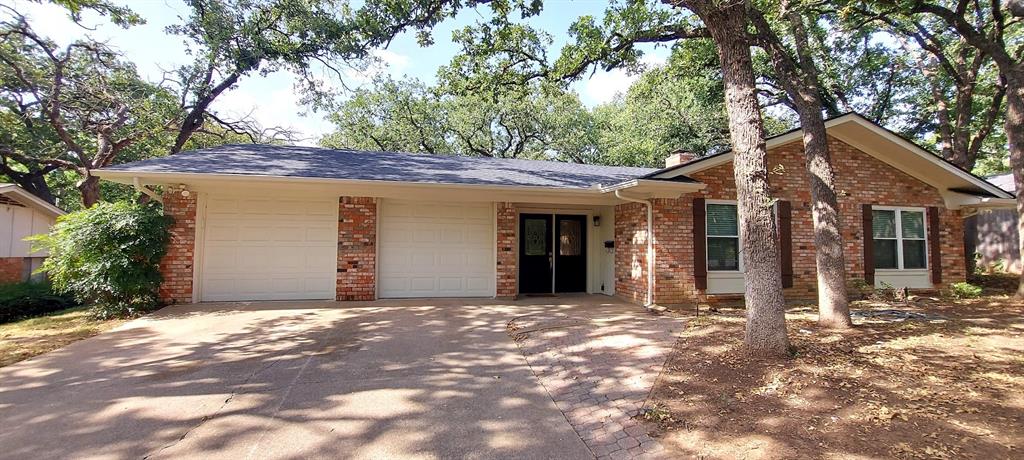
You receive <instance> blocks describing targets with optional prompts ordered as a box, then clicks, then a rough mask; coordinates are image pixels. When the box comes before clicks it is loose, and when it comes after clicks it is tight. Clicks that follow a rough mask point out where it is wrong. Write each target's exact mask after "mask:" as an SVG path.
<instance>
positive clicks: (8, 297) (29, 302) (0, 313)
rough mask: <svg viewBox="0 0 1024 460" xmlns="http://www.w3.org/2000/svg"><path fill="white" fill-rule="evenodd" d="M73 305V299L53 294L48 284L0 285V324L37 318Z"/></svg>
mask: <svg viewBox="0 0 1024 460" xmlns="http://www.w3.org/2000/svg"><path fill="white" fill-rule="evenodd" d="M75 305H76V303H75V300H74V299H73V298H71V297H70V296H67V295H61V294H58V293H56V292H54V291H53V288H52V287H51V286H50V284H49V283H42V282H25V283H14V284H4V285H0V323H6V322H10V321H14V320H17V319H22V318H28V317H30V316H39V315H42V314H45V313H51V312H55V311H58V310H64V309H66V308H71V307H73V306H75Z"/></svg>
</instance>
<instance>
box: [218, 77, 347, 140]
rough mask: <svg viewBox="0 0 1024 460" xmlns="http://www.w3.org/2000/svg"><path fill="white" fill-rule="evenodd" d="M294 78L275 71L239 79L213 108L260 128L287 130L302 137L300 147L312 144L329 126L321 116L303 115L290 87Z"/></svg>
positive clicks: (328, 129)
mask: <svg viewBox="0 0 1024 460" xmlns="http://www.w3.org/2000/svg"><path fill="white" fill-rule="evenodd" d="M295 78H296V77H295V76H294V75H293V74H292V73H291V72H286V71H279V72H274V73H272V74H270V75H267V76H265V77H251V78H246V79H243V80H242V81H241V83H239V85H238V86H237V87H235V88H232V89H231V90H229V91H227V92H225V93H224V94H221V96H220V97H218V98H217V100H216V101H215V102H214V107H213V108H214V109H215V110H217V112H218V113H220V114H222V115H223V116H225V117H228V118H233V119H239V118H243V117H252V118H253V119H254V120H256V122H257V123H259V124H260V126H261V127H263V128H272V127H281V128H286V129H289V130H291V131H294V132H295V133H296V134H298V135H299V137H301V138H302V140H301V141H300V142H299V143H300V144H307V145H308V144H315V143H316V142H317V141H318V140H319V138H320V136H322V135H323V134H325V133H327V132H329V131H330V130H331V124H330V123H329V122H328V121H327V120H326V118H325V116H324V114H322V113H304V112H307V110H306V107H305V106H303V104H302V103H301V101H300V99H301V96H300V95H299V94H297V93H296V92H295V89H294V88H293V84H294V82H295Z"/></svg>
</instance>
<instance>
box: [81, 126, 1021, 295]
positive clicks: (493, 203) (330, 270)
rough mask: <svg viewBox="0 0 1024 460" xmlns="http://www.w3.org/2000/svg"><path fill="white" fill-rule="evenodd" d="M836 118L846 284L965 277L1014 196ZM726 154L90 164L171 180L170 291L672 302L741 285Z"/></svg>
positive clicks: (220, 156) (797, 262) (795, 156)
mask: <svg viewBox="0 0 1024 460" xmlns="http://www.w3.org/2000/svg"><path fill="white" fill-rule="evenodd" d="M827 126H828V134H829V136H830V138H829V142H830V144H831V147H832V155H833V161H834V163H835V168H836V172H837V178H836V181H837V185H838V189H839V194H840V197H839V202H840V207H841V212H842V215H843V219H844V223H845V225H844V226H843V229H842V233H843V239H844V245H845V247H846V260H847V264H848V269H849V276H850V277H851V279H855V278H859V279H867V280H868V281H869V282H872V283H876V284H879V285H880V284H881V283H883V282H885V283H889V284H892V285H894V286H909V287H913V288H941V287H943V286H946V285H947V284H949V283H952V282H956V281H962V280H964V278H965V270H964V266H965V264H964V246H963V216H964V213H965V212H972V210H973V209H975V208H979V207H994V206H1008V205H1012V202H1013V200H1012V198H1013V197H1012V196H1011V195H1010V194H1009V193H1007V192H1005V191H1003V190H1001V189H999V188H998V187H995V186H994V185H992V184H990V183H988V182H985V181H984V180H982V179H980V178H977V177H975V176H972V175H971V174H970V173H968V172H965V171H963V170H961V169H958V168H956V167H955V166H953V165H952V164H950V163H948V162H946V161H944V160H942V159H940V158H939V157H937V156H935V155H933V154H931V153H929V152H927V151H925V150H923V149H922V148H920V147H918V146H916V145H914V144H913V143H911V142H909V141H907V140H905V139H903V138H901V137H899V136H897V135H895V134H893V133H891V132H889V131H886V130H885V129H883V128H882V127H880V126H878V125H875V124H873V123H872V122H870V121H868V120H867V119H865V118H863V117H861V116H859V115H856V114H848V115H844V116H840V117H837V118H834V119H831V120H829V121H828V123H827ZM768 148H769V154H768V169H769V171H771V172H772V173H771V175H770V178H769V182H770V183H771V186H772V193H773V195H774V196H776V197H778V198H779V199H780V200H781V201H779V202H778V203H777V204H774V205H773V206H775V207H776V210H777V213H778V219H779V227H780V228H781V232H780V233H781V234H780V238H781V239H782V245H781V246H782V248H783V250H782V253H781V254H780V260H781V261H782V263H783V272H784V278H785V280H784V282H785V284H786V287H787V289H786V295H787V296H788V298H790V299H807V300H811V299H814V298H815V296H816V291H815V288H814V286H815V276H814V270H815V266H814V248H813V231H812V225H811V216H810V209H809V207H810V193H809V190H808V180H807V173H806V171H805V168H804V155H803V153H802V146H801V132H800V131H796V130H795V131H792V132H789V133H785V134H782V135H779V136H775V137H773V138H771V139H769V141H768ZM731 161H732V154H731V153H730V152H725V153H722V154H718V155H713V156H709V157H705V158H700V159H688V158H682V157H680V156H678V155H676V156H673V157H671V158H670V159H669V162H670V164H673V165H674V166H670V167H667V168H665V169H661V170H654V169H638V168H624V167H608V166H593V165H579V164H569V163H559V162H547V161H530V160H510V159H496V158H476V157H474V158H467V157H451V156H434V155H415V154H402V153H381V152H376V153H374V152H357V151H352V150H328V149H320V148H309V147H282V146H269V145H232V146H222V147H215V148H211V149H205V150H201V151H194V152H184V153H181V154H178V155H174V156H170V157H165V158H157V159H149V160H143V161H139V162H135V163H129V164H124V165H120V166H115V167H111V168H107V169H103V170H100V171H98V172H97V174H98V175H99V176H100V177H102V178H104V179H106V180H111V181H116V182H121V183H126V184H134V185H135V186H136V187H138V188H139V189H140V190H144V191H146V192H148V193H153V192H152V191H151V190H149V189H148V188H145V187H146V185H162V186H164V195H163V204H164V210H165V212H166V213H167V214H169V215H171V216H173V217H174V218H175V219H176V221H175V224H174V226H173V228H172V233H173V238H172V243H171V247H170V250H169V253H168V255H167V257H166V259H165V260H164V262H163V264H162V268H163V273H164V277H165V280H164V286H163V288H162V290H161V295H162V296H163V298H164V299H166V300H168V301H176V302H192V301H216V300H262V299H338V300H371V299H376V298H397V297H499V298H511V297H516V296H521V295H530V294H538V295H546V294H550V293H552V292H555V293H563V292H565V293H571V292H587V293H604V294H616V295H619V296H621V297H623V298H626V299H629V300H632V301H635V302H642V303H648V302H655V303H661V304H676V303H690V302H698V301H701V302H702V301H714V300H718V299H729V298H736V297H737V296H738V295H740V294H741V293H742V291H743V269H744V264H743V260H742V257H741V255H740V251H739V235H738V228H737V224H736V221H737V218H736V206H735V202H734V201H733V200H734V199H735V193H734V182H733V175H732V164H731ZM652 227H653V232H652V231H651V230H652ZM652 233H653V235H652ZM865 235H867V238H866V239H865ZM652 237H653V238H652ZM652 266H653V267H654V270H650V267H652Z"/></svg>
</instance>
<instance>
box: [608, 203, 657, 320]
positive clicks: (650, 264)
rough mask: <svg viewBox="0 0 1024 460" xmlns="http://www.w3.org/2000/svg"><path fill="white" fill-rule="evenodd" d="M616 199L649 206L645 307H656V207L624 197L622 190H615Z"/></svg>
mask: <svg viewBox="0 0 1024 460" xmlns="http://www.w3.org/2000/svg"><path fill="white" fill-rule="evenodd" d="M615 197H616V198H618V199H620V200H623V201H630V202H633V203H643V204H644V205H646V206H647V301H646V302H645V303H644V307H647V308H651V307H652V306H653V305H654V266H655V264H654V205H653V204H651V202H650V200H640V199H636V198H630V197H627V196H623V195H622V190H615Z"/></svg>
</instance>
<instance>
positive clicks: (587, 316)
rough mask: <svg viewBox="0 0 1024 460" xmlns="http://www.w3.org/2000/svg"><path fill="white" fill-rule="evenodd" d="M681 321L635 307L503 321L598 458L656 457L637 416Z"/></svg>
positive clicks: (660, 451)
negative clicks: (506, 323)
mask: <svg viewBox="0 0 1024 460" xmlns="http://www.w3.org/2000/svg"><path fill="white" fill-rule="evenodd" d="M682 327H683V321H682V320H681V319H679V318H674V317H670V316H655V315H652V314H648V313H646V312H643V311H642V310H641V309H640V308H639V307H632V308H624V307H623V306H622V305H619V304H607V305H591V306H589V307H588V308H575V309H570V310H556V309H549V310H542V311H539V312H535V313H532V314H527V315H523V316H520V317H517V318H515V319H513V320H512V321H510V322H509V328H508V329H509V334H510V335H511V336H512V337H513V338H515V339H516V341H517V342H518V343H519V347H520V350H521V351H522V352H523V354H524V356H526V360H527V361H528V362H529V363H530V367H531V368H532V369H533V371H534V373H535V374H536V375H537V376H538V377H539V378H540V380H541V383H542V384H543V385H544V387H545V388H546V389H547V391H548V392H549V393H550V394H551V397H552V398H553V399H554V401H555V403H556V404H557V405H558V408H559V409H561V410H562V412H563V413H565V416H566V419H568V420H569V423H571V424H572V426H573V428H574V429H575V430H576V432H577V433H579V435H580V436H581V437H582V438H583V440H584V442H586V444H587V446H588V447H589V448H590V450H591V451H592V452H593V453H594V455H595V456H597V457H598V458H599V459H604V458H660V457H663V456H665V452H664V449H663V447H662V446H661V445H659V443H658V441H657V440H655V439H653V438H651V437H650V436H648V435H647V430H646V427H644V426H643V423H642V422H641V421H639V420H638V419H637V418H636V415H637V414H639V413H640V411H641V409H643V408H644V407H643V405H644V402H645V401H646V399H647V396H648V394H649V393H650V391H651V388H652V387H653V386H654V382H655V381H656V379H657V377H658V375H659V373H660V372H661V369H662V366H663V365H664V363H665V360H666V359H667V358H668V354H669V353H670V352H671V350H672V347H673V345H674V344H675V341H676V337H677V336H678V333H679V332H680V331H681V330H682Z"/></svg>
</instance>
